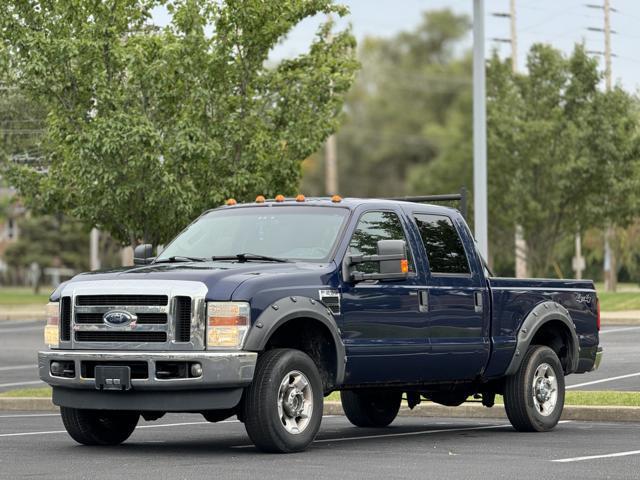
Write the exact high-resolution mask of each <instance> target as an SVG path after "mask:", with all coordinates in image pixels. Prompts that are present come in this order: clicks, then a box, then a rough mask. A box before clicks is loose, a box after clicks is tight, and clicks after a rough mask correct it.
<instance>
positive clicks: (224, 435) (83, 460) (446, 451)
mask: <svg viewBox="0 0 640 480" xmlns="http://www.w3.org/2000/svg"><path fill="white" fill-rule="evenodd" d="M639 428H640V424H637V423H635V424H632V423H611V424H606V423H595V422H563V423H561V424H560V425H558V427H557V428H556V429H555V430H554V431H552V432H549V433H533V434H532V433H518V432H516V431H514V430H513V428H512V427H511V426H510V425H508V422H501V421H487V420H468V419H438V418H419V417H413V418H406V417H401V418H398V419H397V420H396V421H395V422H394V423H393V425H392V426H391V427H389V428H385V429H363V428H356V427H353V426H352V425H351V424H350V423H349V422H348V421H347V420H346V418H345V417H341V416H340V417H325V418H324V419H323V422H322V428H321V430H320V433H319V434H318V437H317V439H316V441H315V442H314V443H313V444H312V445H311V446H310V448H309V450H307V451H306V452H304V453H299V454H291V455H278V454H271V455H269V454H263V453H260V452H258V451H257V450H256V449H255V447H253V445H251V442H250V441H249V438H248V437H247V434H246V433H245V430H244V426H243V425H242V424H241V423H239V422H237V421H235V420H230V421H226V422H221V423H218V424H215V425H213V424H209V423H207V422H205V421H203V419H202V417H200V416H199V415H184V414H180V415H178V414H172V415H167V416H165V417H163V418H162V419H160V420H159V421H157V422H151V423H147V422H141V423H140V426H139V427H138V429H137V430H136V431H135V432H134V433H133V435H132V436H131V438H130V439H129V440H128V441H127V442H126V443H125V444H124V445H122V446H119V447H83V446H79V445H77V444H76V443H75V442H74V441H73V440H72V439H71V438H70V437H69V436H68V435H67V434H66V432H64V429H63V427H62V424H61V421H60V418H59V416H58V415H56V414H53V415H48V414H35V415H34V414H33V413H26V412H25V413H24V416H21V414H19V413H18V412H0V451H2V455H1V456H0V479H15V478H22V477H23V476H24V477H30V478H31V477H43V478H47V479H65V480H66V479H75V478H100V479H115V480H122V478H123V477H125V478H261V479H263V480H270V479H275V480H283V479H297V478H302V477H305V478H326V479H331V480H335V479H361V478H368V479H394V478H399V479H400V478H402V479H406V478H424V477H425V476H429V477H433V478H465V479H466V478H518V479H535V480H540V479H552V478H562V479H580V480H586V479H598V480H600V479H603V478H614V479H632V478H638V477H637V472H638V468H639V467H640V451H637V452H634V451H636V450H639V449H640V444H639V443H638V434H637V432H638V429H639ZM593 455H596V456H602V455H604V457H603V458H593V459H592V458H583V457H591V456H593Z"/></svg>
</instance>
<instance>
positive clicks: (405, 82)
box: [303, 10, 471, 197]
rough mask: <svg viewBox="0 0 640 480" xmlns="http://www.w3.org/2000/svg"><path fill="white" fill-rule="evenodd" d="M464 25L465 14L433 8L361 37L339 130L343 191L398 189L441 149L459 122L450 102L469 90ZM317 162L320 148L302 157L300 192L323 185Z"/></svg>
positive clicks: (400, 191)
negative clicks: (409, 25)
mask: <svg viewBox="0 0 640 480" xmlns="http://www.w3.org/2000/svg"><path fill="white" fill-rule="evenodd" d="M469 27H470V21H469V18H468V17H467V16H466V15H457V14H454V13H453V12H451V11H450V10H434V11H430V12H426V13H425V14H424V17H423V20H422V22H421V23H420V24H419V25H418V26H417V27H416V28H415V29H414V30H412V31H408V32H402V33H400V34H398V35H396V36H394V37H392V38H376V37H370V38H367V39H365V40H364V42H362V44H361V46H360V49H359V57H358V59H359V60H360V63H361V64H362V68H361V70H360V72H359V74H358V76H357V79H356V83H355V84H354V87H353V88H352V90H351V91H350V93H349V95H348V99H347V103H346V107H345V123H344V125H343V126H342V127H341V129H340V131H339V133H338V136H337V141H338V158H339V173H340V186H339V187H340V188H339V190H340V193H341V194H343V195H353V196H381V197H385V196H397V195H403V194H405V193H407V183H408V178H409V176H410V175H409V174H410V171H411V169H412V168H413V167H414V166H416V165H425V164H429V163H430V162H431V161H433V160H434V159H435V158H436V157H438V155H440V154H441V152H442V150H443V148H445V146H446V145H447V144H448V143H449V141H450V137H451V135H452V133H454V128H455V127H457V125H455V126H454V125H452V122H456V121H457V120H456V119H453V118H452V113H451V112H452V110H457V109H458V107H457V105H458V104H460V103H465V102H469V101H470V98H471V97H470V91H471V61H470V60H471V59H470V56H469V54H468V52H464V51H461V43H462V41H463V40H464V38H465V36H466V34H467V32H468V30H469ZM321 164H322V162H321V159H320V157H319V156H317V155H316V156H314V157H312V158H311V159H309V161H308V162H307V163H306V164H305V167H306V168H305V179H304V188H303V190H304V191H305V192H308V193H312V194H321V193H325V192H324V187H323V185H324V183H323V181H322V174H323V168H322V166H321ZM461 186H462V181H461V182H460V183H458V184H457V185H456V186H455V188H454V189H453V190H454V191H458V190H459V189H460V187H461ZM420 193H422V194H424V193H433V191H424V190H423V191H421V192H420Z"/></svg>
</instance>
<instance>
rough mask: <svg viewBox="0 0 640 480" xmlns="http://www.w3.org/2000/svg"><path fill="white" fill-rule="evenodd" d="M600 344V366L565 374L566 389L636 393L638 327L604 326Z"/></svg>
mask: <svg viewBox="0 0 640 480" xmlns="http://www.w3.org/2000/svg"><path fill="white" fill-rule="evenodd" d="M600 345H602V348H604V357H603V358H602V364H601V365H600V368H599V369H598V370H596V371H595V372H589V373H585V374H583V375H570V376H568V377H567V388H569V390H621V391H622V390H623V391H634V392H640V326H633V327H632V326H620V327H611V326H608V327H604V328H603V329H602V330H601V331H600ZM620 377H622V378H620ZM594 382H598V383H594ZM639 448H640V447H639Z"/></svg>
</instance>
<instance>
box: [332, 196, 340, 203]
mask: <svg viewBox="0 0 640 480" xmlns="http://www.w3.org/2000/svg"><path fill="white" fill-rule="evenodd" d="M331 201H332V202H333V203H340V202H341V201H342V197H341V196H340V195H334V196H333V197H331Z"/></svg>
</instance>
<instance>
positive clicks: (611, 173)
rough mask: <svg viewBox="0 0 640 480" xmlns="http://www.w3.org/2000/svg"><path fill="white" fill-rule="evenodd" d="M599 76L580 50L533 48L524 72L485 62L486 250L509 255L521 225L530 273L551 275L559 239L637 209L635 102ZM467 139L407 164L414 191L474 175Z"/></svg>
mask: <svg viewBox="0 0 640 480" xmlns="http://www.w3.org/2000/svg"><path fill="white" fill-rule="evenodd" d="M600 81H601V75H600V73H599V72H598V69H597V62H596V60H594V59H593V58H591V57H589V56H588V55H587V54H586V52H585V51H584V48H583V47H582V46H577V47H576V49H575V50H574V52H573V54H572V55H570V56H568V57H567V56H563V55H562V54H561V53H560V52H559V51H557V50H555V49H553V48H552V47H550V46H547V45H534V46H533V47H532V48H531V50H530V52H529V55H528V60H527V70H526V73H522V74H515V75H514V74H513V73H512V72H511V66H510V62H509V61H508V60H505V61H502V60H500V59H499V58H498V57H497V56H495V55H494V57H493V58H492V59H491V60H490V62H489V64H488V70H487V110H488V161H489V216H490V222H489V224H490V226H491V237H492V240H493V242H492V249H493V250H494V251H496V252H499V253H500V255H504V254H505V252H510V251H513V240H512V239H513V226H514V225H515V224H516V223H517V224H519V225H522V227H523V229H524V235H525V238H526V240H527V244H528V247H529V255H528V257H529V267H530V269H531V272H532V273H533V274H534V275H536V276H538V275H540V276H541V275H545V274H546V273H547V272H548V271H549V268H550V266H551V264H552V262H553V261H554V258H555V254H556V253H557V250H556V246H557V245H558V242H559V241H560V240H561V239H562V238H565V237H566V236H568V235H571V234H573V233H575V231H576V230H577V229H582V230H585V229H587V228H590V227H597V226H602V225H603V224H604V223H605V222H606V221H608V220H609V221H613V222H615V223H618V224H621V225H622V224H625V222H628V221H629V219H630V218H631V216H632V215H634V214H635V212H636V211H637V205H638V191H639V190H638V187H639V186H640V185H639V183H638V182H639V178H640V177H639V173H640V172H639V166H640V162H639V160H640V137H639V135H638V115H637V103H636V100H635V99H634V98H633V97H632V96H630V95H629V94H627V93H626V92H625V91H623V90H622V89H621V88H618V87H616V88H614V89H613V90H612V91H610V92H605V91H603V90H602V89H601V87H600V85H599V84H600ZM469 123H470V120H469ZM467 128H468V127H467ZM466 131H467V135H468V132H470V130H466ZM461 132H465V130H461ZM471 140H472V137H471V136H470V135H468V136H467V138H466V141H464V138H462V137H460V136H459V135H458V141H454V142H452V147H453V148H452V150H451V151H449V152H445V153H444V154H443V155H441V156H440V157H439V158H438V159H437V160H436V161H434V162H433V163H431V164H429V165H426V166H424V167H419V168H417V169H416V170H414V172H413V174H412V176H411V177H412V181H413V186H414V188H415V189H426V190H429V191H436V192H437V191H442V190H447V189H451V188H454V187H455V186H456V185H459V182H460V178H469V179H471V176H472V168H473V161H472V156H471V149H470V145H471Z"/></svg>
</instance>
